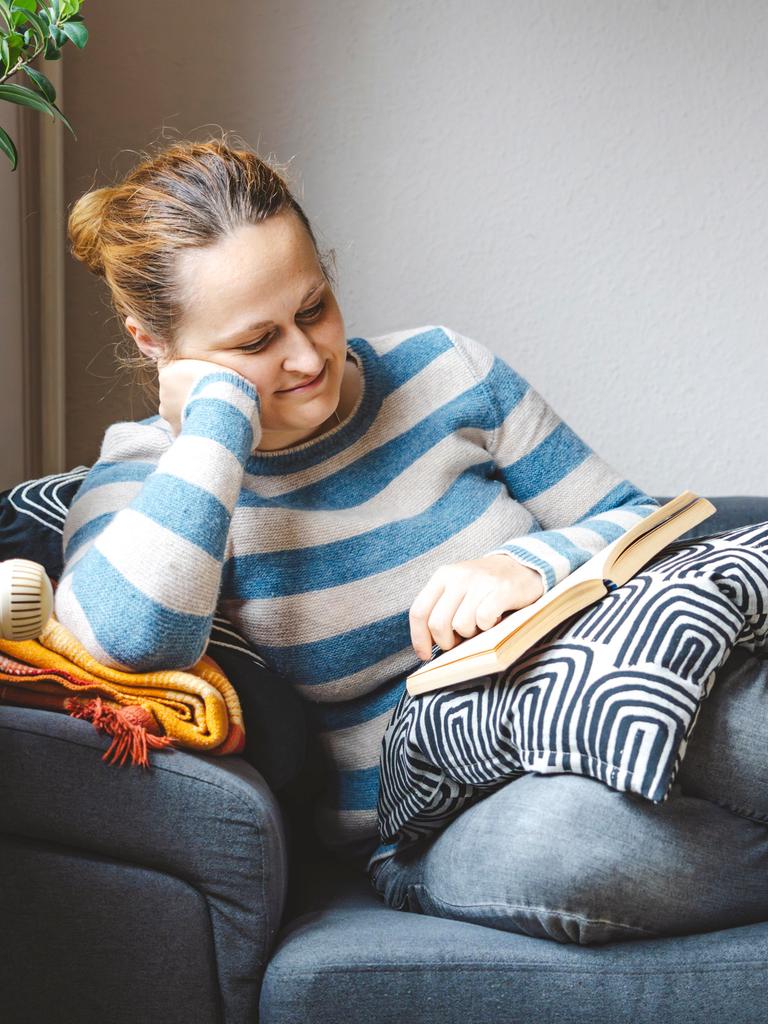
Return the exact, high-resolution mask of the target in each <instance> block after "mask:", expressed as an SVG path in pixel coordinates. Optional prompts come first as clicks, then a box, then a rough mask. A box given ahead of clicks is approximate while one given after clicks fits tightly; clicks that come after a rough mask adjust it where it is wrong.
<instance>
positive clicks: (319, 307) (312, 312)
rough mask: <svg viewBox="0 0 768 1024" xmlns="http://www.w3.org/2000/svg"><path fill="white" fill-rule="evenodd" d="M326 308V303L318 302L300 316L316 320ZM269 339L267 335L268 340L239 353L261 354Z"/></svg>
mask: <svg viewBox="0 0 768 1024" xmlns="http://www.w3.org/2000/svg"><path fill="white" fill-rule="evenodd" d="M324 307H325V302H318V303H317V304H316V305H315V306H312V308H311V309H305V310H304V311H303V312H301V313H299V314H298V315H299V316H300V317H301V318H302V319H303V320H315V319H317V317H318V316H319V315H320V314H321V313H322V311H323V308H324ZM269 339H270V335H267V336H266V338H262V339H261V340H260V341H254V342H253V343H252V344H250V345H243V346H242V348H240V349H239V351H240V352H261V350H262V349H263V348H264V347H265V346H266V344H267V342H268V341H269Z"/></svg>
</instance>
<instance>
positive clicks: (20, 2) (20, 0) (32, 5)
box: [11, 0, 37, 14]
mask: <svg viewBox="0 0 768 1024" xmlns="http://www.w3.org/2000/svg"><path fill="white" fill-rule="evenodd" d="M11 10H12V11H13V10H17V11H19V10H24V11H32V13H33V14H34V13H35V11H36V10H37V4H36V2H35V0H13V3H12V4H11Z"/></svg>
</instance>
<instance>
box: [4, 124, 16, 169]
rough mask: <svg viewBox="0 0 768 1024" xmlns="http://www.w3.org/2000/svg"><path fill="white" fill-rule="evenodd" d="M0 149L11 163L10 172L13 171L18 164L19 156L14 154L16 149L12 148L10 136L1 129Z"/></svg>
mask: <svg viewBox="0 0 768 1024" xmlns="http://www.w3.org/2000/svg"><path fill="white" fill-rule="evenodd" d="M0 149H1V150H2V151H3V153H5V155H6V156H7V157H8V159H9V160H10V161H11V170H12V171H15V170H16V165H17V164H18V162H19V154H18V153H17V152H16V147H15V146H14V144H13V142H12V140H11V137H10V135H9V134H8V132H5V131H3V129H2V128H0Z"/></svg>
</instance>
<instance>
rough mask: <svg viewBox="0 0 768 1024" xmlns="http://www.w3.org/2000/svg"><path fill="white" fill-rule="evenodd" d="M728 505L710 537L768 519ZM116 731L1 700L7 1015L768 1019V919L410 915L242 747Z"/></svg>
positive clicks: (33, 1020)
mask: <svg viewBox="0 0 768 1024" xmlns="http://www.w3.org/2000/svg"><path fill="white" fill-rule="evenodd" d="M660 500H661V501H665V500H667V498H666V497H660ZM712 501H713V502H714V504H715V505H716V506H717V508H718V513H717V515H716V516H713V517H712V518H711V519H709V520H707V521H705V522H704V523H703V524H701V525H700V526H699V527H697V528H696V530H694V531H692V532H691V535H701V534H704V533H708V532H715V531H717V530H721V529H726V528H730V527H735V526H740V525H743V524H747V523H752V522H761V521H763V520H768V497H734V496H731V497H714V498H712ZM766 710H767V711H768V708H767V709H766ZM766 718H767V720H768V714H767V716H766ZM766 728H767V729H768V722H767V725H766ZM108 743H109V740H108V738H107V737H104V736H102V735H101V734H99V733H97V732H96V731H95V730H94V728H93V727H92V726H91V725H90V723H87V722H83V721H80V720H76V719H72V718H69V717H67V716H65V715H61V714H55V713H52V712H48V711H41V710H33V709H27V708H15V707H10V706H0V793H1V797H2V798H1V799H0V912H1V917H2V921H1V928H2V932H1V934H2V940H1V947H2V948H1V949H0V1020H2V1021H3V1024H22V1022H23V1024H90V1022H95V1021H99V1022H102V1021H108V1022H109V1024H160V1022H163V1024H197V1022H200V1024H203V1022H204V1024H219V1022H221V1024H246V1022H249V1024H255V1022H256V1021H257V1020H258V1021H261V1022H262V1024H320V1022H323V1024H335V1022H358V1021H360V1022H362V1021H365V1022H371V1024H395V1022H396V1024H402V1022H409V1021H412V1020H413V1021H419V1022H426V1024H433V1022H437V1021H440V1022H441V1024H454V1022H455V1024H459V1022H461V1024H468V1022H478V1024H479V1022H483V1024H496V1022H498V1024H502V1022H503V1024H511V1022H520V1024H528V1022H530V1024H542V1022H560V1021H562V1022H566V1021H567V1022H568V1024H587V1022H589V1024H621V1022H629V1021H632V1022H633V1024H643V1022H649V1024H650V1022H651V1021H652V1022H654V1024H660V1022H666V1021H669V1022H673V1021H674V1022H675V1024H685V1022H689V1021H690V1022H693V1021H696V1022H698V1024H702V1022H721V1021H724V1020H728V1021H729V1024H742V1022H744V1024H746V1022H750V1024H759V1022H768V1008H766V1003H765V1002H764V1000H765V991H766V987H767V986H768V921H766V922H765V923H761V924H755V925H750V926H746V927H736V928H729V929H725V930H722V931H716V932H707V933H703V934H697V935H684V936H680V937H675V938H663V939H649V940H642V941H632V942H621V943H611V944H608V945H602V946H578V945H571V944H560V943H557V942H554V941H551V940H549V939H538V938H531V937H528V936H525V935H518V934H515V933H510V932H502V931H497V930H494V929H490V928H484V927H480V926H477V925H469V924H464V923H462V922H457V921H448V920H443V919H440V918H434V917H426V916H420V915H416V914H410V913H406V912H402V911H394V910H390V909H389V908H388V907H386V906H385V905H384V904H383V903H382V901H381V900H380V899H379V898H378V897H377V896H376V894H375V893H374V892H373V891H372V890H371V889H370V887H369V884H368V882H367V879H366V878H365V876H364V875H362V874H359V873H357V872H355V871H354V870H352V869H350V868H349V867H346V866H344V865H343V864H339V863H336V862H334V861H332V860H330V859H329V858H328V857H326V856H325V855H324V854H323V853H322V851H321V850H320V849H319V848H318V846H317V844H316V842H314V841H313V839H312V837H311V833H310V832H309V831H307V830H306V828H305V827H304V826H303V825H302V823H301V821H300V820H299V818H298V816H297V815H296V812H295V807H293V806H292V805H291V804H290V801H289V802H288V803H287V804H283V803H282V802H281V801H280V800H278V799H277V797H276V796H275V795H274V794H273V793H272V792H271V791H270V790H269V788H268V787H267V785H266V783H265V782H264V780H263V778H262V776H261V775H260V774H259V773H258V772H257V771H256V769H255V768H253V767H251V765H249V764H248V763H246V762H245V761H244V760H243V759H242V758H238V757H227V758H216V757H207V756H202V755H194V754H190V753H187V752H182V751H173V752H168V751H161V752H159V753H154V752H153V754H152V766H153V769H152V771H150V772H142V771H140V770H139V769H137V768H128V767H125V768H118V767H117V766H107V765H105V764H104V763H102V761H101V759H100V756H99V751H101V750H104V749H106V747H107V746H108ZM767 749H768V747H767Z"/></svg>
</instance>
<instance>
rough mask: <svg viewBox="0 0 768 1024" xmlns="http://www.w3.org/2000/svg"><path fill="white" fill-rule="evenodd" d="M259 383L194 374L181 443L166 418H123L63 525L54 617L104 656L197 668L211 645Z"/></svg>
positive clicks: (134, 666)
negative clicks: (128, 420)
mask: <svg viewBox="0 0 768 1024" xmlns="http://www.w3.org/2000/svg"><path fill="white" fill-rule="evenodd" d="M259 413H260V400H259V395H258V392H257V391H256V389H255V388H254V387H253V385H252V384H250V382H249V381H247V380H245V378H243V377H241V376H240V375H239V374H237V373H234V372H232V371H229V370H223V371H217V370H212V371H209V372H207V373H203V374H201V376H200V377H198V379H197V380H196V381H195V383H194V385H193V387H192V388H191V389H190V393H189V395H188V397H187V400H186V402H185V404H184V408H183V409H182V412H181V429H180V432H179V434H178V435H177V436H176V437H175V438H174V437H173V435H172V433H171V431H170V428H169V427H168V425H167V424H166V423H165V421H164V420H162V419H160V417H159V416H156V417H152V418H151V419H149V420H144V421H142V422H140V423H115V424H113V425H112V426H111V427H109V429H108V430H107V432H106V434H105V436H104V442H103V444H102V448H101V452H100V455H99V459H98V461H97V462H96V463H95V464H94V465H93V466H92V467H91V469H90V471H89V473H88V475H87V476H86V478H85V480H84V481H83V483H82V485H81V487H80V489H79V491H78V492H77V495H76V496H75V500H74V502H73V503H72V505H71V507H70V509H69V511H68V514H67V518H66V521H65V524H64V532H63V538H62V539H63V544H64V568H63V572H62V576H61V579H60V581H59V584H58V587H57V589H56V593H55V599H54V600H55V603H54V610H55V614H56V618H57V619H58V620H59V621H60V622H61V623H62V624H63V625H64V626H66V627H67V629H69V630H70V632H72V633H73V634H74V635H75V636H76V637H77V638H78V640H79V641H80V642H81V643H82V644H83V646H84V647H85V648H86V650H88V651H89V653H90V654H92V655H93V657H95V658H96V659H97V660H98V661H99V662H101V663H102V664H104V665H107V666H110V667H112V668H118V669H123V670H124V671H129V672H146V671H152V670H154V669H160V668H168V669H170V668H189V667H190V666H192V665H194V664H195V663H196V662H197V661H198V660H199V658H200V657H201V656H202V654H203V653H204V651H205V648H206V645H207V642H208V638H209V636H210V632H211V628H212V625H213V615H214V612H215V609H216V605H217V602H218V595H219V590H220V586H221V576H222V570H223V565H224V560H225V556H226V549H227V540H228V536H229V527H230V522H231V518H232V512H233V510H234V507H235V504H236V502H237V498H238V495H239V493H240V490H241V488H242V483H243V474H244V470H245V463H246V461H247V459H248V456H249V454H250V452H251V451H252V449H253V447H254V445H255V444H258V441H259V440H260V438H261V425H260V415H259Z"/></svg>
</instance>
